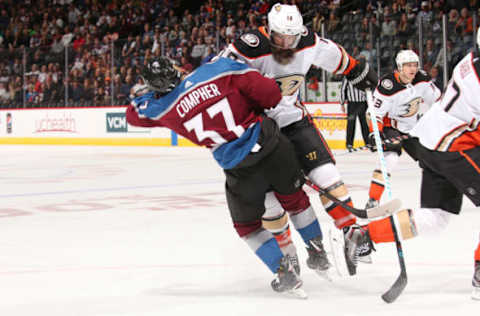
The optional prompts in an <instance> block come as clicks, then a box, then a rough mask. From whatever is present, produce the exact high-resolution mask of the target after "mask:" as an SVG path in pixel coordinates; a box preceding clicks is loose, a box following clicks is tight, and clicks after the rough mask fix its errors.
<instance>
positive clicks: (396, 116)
mask: <svg viewBox="0 0 480 316" xmlns="http://www.w3.org/2000/svg"><path fill="white" fill-rule="evenodd" d="M395 61H396V63H397V68H398V71H395V72H393V73H389V74H387V75H385V76H384V77H382V78H381V79H380V82H379V83H378V86H377V88H376V89H375V92H374V93H373V97H374V106H375V113H376V116H377V122H378V129H379V131H380V135H381V137H382V138H393V137H399V136H404V135H406V134H407V133H408V132H409V131H410V130H411V129H412V128H413V127H414V126H415V124H416V123H417V121H418V119H419V118H420V117H421V116H422V114H423V113H425V112H426V111H427V110H428V109H429V108H430V106H431V105H432V104H433V103H434V102H435V101H436V100H437V99H438V98H439V97H440V94H441V92H440V90H439V89H438V88H437V87H436V86H435V84H433V83H432V81H431V78H430V76H429V75H428V74H427V73H426V72H424V71H423V70H421V69H419V59H418V56H417V54H416V53H415V52H414V51H412V50H402V51H400V52H399V53H398V54H397V57H396V60H395ZM370 137H371V138H372V139H371V141H373V142H372V143H371V144H375V142H374V140H373V137H374V136H373V133H371V135H370ZM409 144H410V140H408V139H407V140H403V141H398V142H395V143H393V144H386V145H385V146H384V147H385V148H384V153H385V161H386V163H387V170H388V171H389V172H392V170H394V168H395V166H396V165H397V163H398V160H399V157H400V155H401V154H402V147H403V148H404V149H405V151H406V152H407V153H408V154H409V155H410V156H411V157H412V158H413V159H415V160H417V159H416V157H415V153H414V150H412V148H411V147H412V146H410V145H409ZM383 191H384V179H383V176H382V171H381V170H380V166H377V168H376V169H375V170H374V171H373V177H372V181H371V183H370V191H369V200H368V202H367V205H366V208H371V207H375V206H377V205H378V201H379V200H380V198H381V196H382V193H383Z"/></svg>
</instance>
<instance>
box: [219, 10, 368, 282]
mask: <svg viewBox="0 0 480 316" xmlns="http://www.w3.org/2000/svg"><path fill="white" fill-rule="evenodd" d="M221 56H224V57H230V58H234V59H241V60H243V61H245V62H246V63H248V64H249V65H250V66H252V67H253V68H256V69H258V70H259V71H260V72H261V73H262V74H264V75H265V76H267V77H273V78H275V80H276V81H277V83H278V85H279V86H280V88H281V90H282V95H283V97H282V100H281V101H280V103H279V104H278V105H277V107H276V109H272V110H268V111H266V113H267V115H268V116H270V117H272V118H274V119H275V120H276V121H277V123H278V124H279V126H280V127H281V130H282V133H283V134H285V135H286V136H287V137H288V138H289V139H290V140H291V141H292V143H293V144H294V146H295V149H296V152H297V156H298V158H299V160H300V163H301V164H302V167H303V169H304V171H305V173H306V174H307V175H308V177H309V178H310V179H311V180H312V181H313V182H314V183H315V184H316V185H318V186H320V187H321V188H322V189H324V190H326V191H328V192H330V193H331V194H332V195H334V196H335V197H337V198H338V199H340V200H342V201H344V202H345V204H349V205H351V204H352V201H351V199H350V195H349V193H348V191H347V188H346V186H345V185H344V183H343V181H342V179H341V177H340V173H339V171H338V170H337V168H336V166H335V160H334V159H333V157H332V154H331V152H330V149H329V147H328V145H327V142H326V141H325V140H324V139H323V137H322V135H321V134H320V133H319V132H318V131H317V129H316V128H315V126H314V124H313V122H312V120H311V118H310V117H309V116H308V115H307V112H306V110H305V108H304V107H303V105H302V104H301V103H300V102H299V101H298V100H299V89H300V87H301V86H302V85H303V83H304V80H305V75H306V73H307V72H308V70H309V69H310V67H311V66H312V65H315V66H317V67H320V68H323V69H325V70H326V71H328V72H330V73H333V74H343V75H346V76H347V78H348V79H349V80H350V81H351V82H352V84H353V85H355V86H356V87H357V88H360V89H365V88H367V87H370V86H372V87H374V86H375V85H376V83H377V75H376V74H375V72H374V71H373V70H371V69H369V67H368V63H365V62H364V60H359V61H358V60H355V59H354V58H353V57H351V56H350V55H349V54H348V53H347V52H346V51H345V49H343V47H342V46H340V45H338V44H336V43H334V42H332V41H330V40H328V39H324V38H320V37H318V35H317V34H315V33H314V32H312V31H311V30H310V29H308V28H307V27H305V26H304V25H303V19H302V15H301V14H300V12H299V10H298V8H297V7H296V6H295V5H284V4H279V3H277V4H275V5H274V6H273V7H272V8H271V10H270V12H269V13H268V28H265V27H261V28H259V29H258V30H255V31H253V32H251V33H246V34H244V35H242V36H241V37H240V38H239V39H238V40H236V41H235V42H234V43H232V44H230V45H229V46H228V48H227V49H226V50H225V51H223V52H222V53H221ZM320 198H321V201H322V203H323V205H324V207H325V209H326V211H327V212H328V214H329V215H330V216H331V217H332V218H333V219H334V220H335V225H336V226H337V227H338V228H345V229H344V231H345V237H346V248H345V257H346V261H347V265H348V266H349V269H350V271H349V272H350V274H355V273H356V271H355V265H353V262H354V261H355V260H356V259H355V256H356V249H357V246H358V244H360V243H361V240H360V238H361V233H360V232H358V231H357V230H358V229H356V227H354V226H352V225H354V224H355V222H356V220H355V217H354V216H353V215H352V214H351V213H350V212H348V211H347V210H346V209H345V208H344V207H343V206H342V205H340V204H337V203H333V202H332V201H330V200H329V199H327V198H326V197H324V196H321V197H320ZM266 209H267V210H266V212H265V215H264V227H266V228H267V229H269V230H270V231H272V232H273V233H274V234H276V237H277V240H278V241H279V244H281V245H283V247H282V250H283V251H284V252H285V253H287V254H290V255H291V256H293V257H294V258H295V253H296V250H295V247H294V246H293V244H292V242H291V238H290V230H289V228H288V216H287V215H286V214H285V212H284V211H283V209H282V208H281V207H280V204H279V203H278V201H277V200H276V199H275V197H274V196H273V195H267V199H266ZM286 211H287V212H288V213H289V215H290V219H291V221H292V222H293V225H294V226H295V228H296V229H297V231H298V232H299V233H300V235H301V236H302V239H303V241H304V242H305V243H306V245H307V252H308V255H309V257H308V259H307V265H308V267H310V268H311V269H314V270H316V271H317V272H319V273H321V272H322V271H325V270H326V269H328V267H329V262H328V259H327V256H326V253H325V250H324V248H323V245H322V232H321V229H320V225H319V223H318V220H317V217H316V215H315V212H314V211H313V209H312V208H311V207H308V208H306V210H305V211H302V212H299V211H298V210H296V209H293V208H292V209H286ZM292 252H293V254H292Z"/></svg>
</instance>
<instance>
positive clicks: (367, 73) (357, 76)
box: [347, 58, 378, 91]
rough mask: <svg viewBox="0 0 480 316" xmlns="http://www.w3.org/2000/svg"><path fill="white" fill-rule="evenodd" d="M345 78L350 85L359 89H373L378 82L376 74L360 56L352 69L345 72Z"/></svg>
mask: <svg viewBox="0 0 480 316" xmlns="http://www.w3.org/2000/svg"><path fill="white" fill-rule="evenodd" d="M347 79H348V80H349V81H350V82H351V83H352V85H353V86H354V87H355V88H357V89H360V90H363V91H365V90H366V89H375V87H376V86H377V83H378V76H377V73H376V72H375V70H373V69H372V68H371V67H370V65H369V64H368V63H367V62H366V61H365V59H364V58H360V59H359V60H358V61H357V64H356V65H355V67H353V69H352V70H351V71H350V72H349V73H348V74H347Z"/></svg>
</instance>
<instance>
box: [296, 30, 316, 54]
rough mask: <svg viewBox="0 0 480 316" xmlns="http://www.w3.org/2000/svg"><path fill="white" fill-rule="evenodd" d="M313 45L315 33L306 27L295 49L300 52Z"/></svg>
mask: <svg viewBox="0 0 480 316" xmlns="http://www.w3.org/2000/svg"><path fill="white" fill-rule="evenodd" d="M313 45H315V33H314V32H313V31H312V30H311V29H309V28H307V27H306V28H305V32H304V33H302V37H301V38H300V42H299V43H298V46H297V49H298V50H300V49H302V48H306V47H310V46H313Z"/></svg>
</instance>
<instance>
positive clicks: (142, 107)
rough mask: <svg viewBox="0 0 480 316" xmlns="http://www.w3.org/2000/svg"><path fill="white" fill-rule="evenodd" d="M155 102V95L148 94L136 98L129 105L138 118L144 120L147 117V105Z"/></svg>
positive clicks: (152, 93)
mask: <svg viewBox="0 0 480 316" xmlns="http://www.w3.org/2000/svg"><path fill="white" fill-rule="evenodd" d="M153 100H155V93H154V92H148V93H145V94H144V95H142V96H139V97H136V98H134V99H133V100H132V102H131V104H132V105H133V106H134V107H135V111H136V112H137V113H138V116H139V117H142V118H145V117H148V115H147V110H148V106H149V104H151V102H152V101H153Z"/></svg>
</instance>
